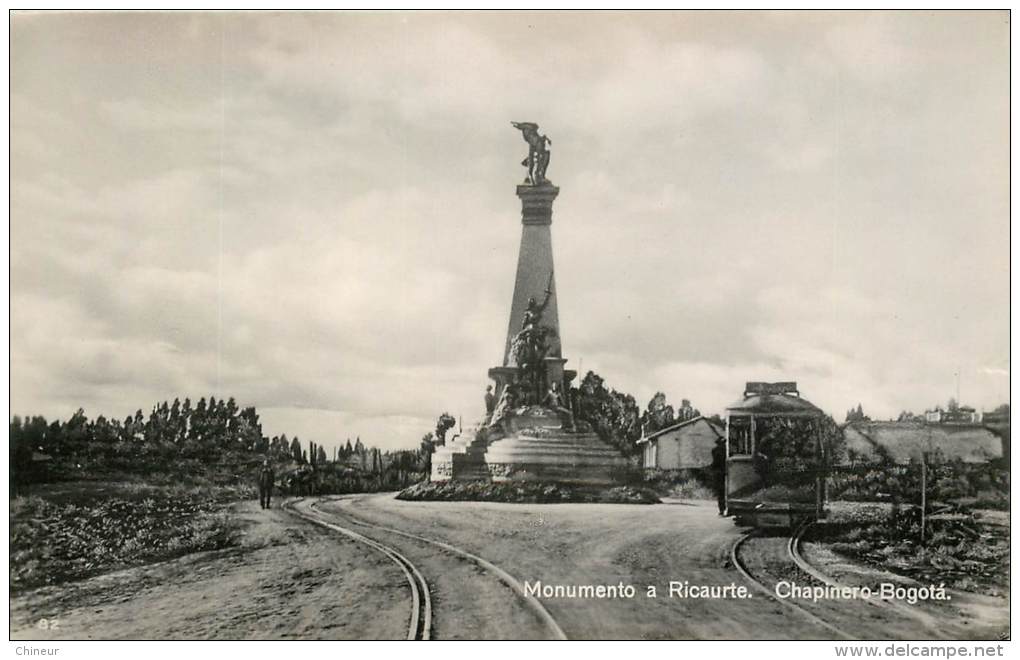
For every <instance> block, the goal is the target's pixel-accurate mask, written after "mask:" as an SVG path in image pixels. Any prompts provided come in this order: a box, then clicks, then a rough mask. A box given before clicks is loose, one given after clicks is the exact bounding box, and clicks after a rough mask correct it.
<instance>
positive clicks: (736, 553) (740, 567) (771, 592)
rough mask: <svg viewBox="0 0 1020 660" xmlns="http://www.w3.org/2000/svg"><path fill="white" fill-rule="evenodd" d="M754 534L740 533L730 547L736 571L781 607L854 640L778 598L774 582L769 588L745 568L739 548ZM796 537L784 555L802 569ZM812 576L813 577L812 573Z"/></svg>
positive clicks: (795, 536)
mask: <svg viewBox="0 0 1020 660" xmlns="http://www.w3.org/2000/svg"><path fill="white" fill-rule="evenodd" d="M756 535H757V531H756V530H752V531H750V532H747V533H746V534H743V535H741V536H740V537H739V538H738V539H737V540H736V542H734V544H733V545H732V546H731V548H730V561H731V562H732V564H733V566H734V568H736V569H737V571H738V572H739V573H740V574H741V576H742V577H743V578H744V579H745V580H746V581H747V582H748V583H749V584H750V585H751V586H753V587H754V588H755V589H756V590H757V591H758V592H759V593H761V594H763V595H764V596H767V597H768V598H770V599H771V600H773V601H775V602H777V603H779V604H780V605H782V606H783V607H786V608H788V609H790V610H793V611H795V612H797V613H798V614H799V615H800V616H801V617H803V618H804V619H807V620H809V621H811V622H813V623H815V624H816V625H818V626H821V627H823V628H825V629H826V630H828V631H829V632H831V633H834V634H835V635H837V636H838V637H840V638H841V639H847V640H854V639H856V637H855V636H854V635H851V634H850V633H848V632H846V631H845V630H843V629H842V628H840V627H839V626H836V625H835V624H833V623H831V622H829V621H826V620H825V619H823V618H821V617H819V616H818V615H817V614H815V613H813V612H810V611H808V610H807V609H806V608H804V607H801V606H800V605H798V604H797V603H794V602H792V601H791V600H789V599H786V598H779V597H778V596H777V595H776V592H775V584H772V585H771V588H770V586H769V585H767V584H765V582H763V581H762V580H760V579H758V578H757V577H755V576H754V575H753V574H752V573H751V571H750V570H749V569H748V568H747V566H746V565H745V564H744V562H743V561H741V559H740V548H741V546H743V545H744V543H745V542H746V541H748V540H749V539H751V538H754V537H755V536H756ZM798 538H799V537H798V536H797V534H796V533H795V534H791V535H790V540H789V541H788V542H787V544H786V549H787V553H786V555H787V559H789V560H790V561H791V562H792V563H793V564H794V565H795V566H797V567H798V568H800V569H801V570H803V568H801V565H800V563H799V562H798V559H797V557H798V556H799V552H797V551H796V544H795V540H796V539H798ZM795 552H796V553H797V554H796V555H795ZM800 561H801V562H803V558H800ZM804 564H805V565H807V562H804ZM808 575H812V574H811V573H810V572H808ZM812 577H814V575H812ZM815 579H818V578H815Z"/></svg>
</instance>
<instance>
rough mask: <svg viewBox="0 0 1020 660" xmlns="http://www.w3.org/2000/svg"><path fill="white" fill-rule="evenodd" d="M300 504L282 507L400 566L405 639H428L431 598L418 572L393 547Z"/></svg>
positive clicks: (287, 503) (300, 500)
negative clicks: (407, 606) (406, 607)
mask: <svg viewBox="0 0 1020 660" xmlns="http://www.w3.org/2000/svg"><path fill="white" fill-rule="evenodd" d="M303 501H304V498H301V499H298V500H292V501H288V502H286V503H285V504H284V505H283V508H284V509H285V510H286V511H288V512H289V513H291V514H292V515H295V516H297V517H298V518H301V519H302V520H306V521H308V522H310V523H312V524H314V525H318V526H320V527H324V528H326V529H329V530H331V531H334V532H337V533H339V534H342V535H344V536H346V537H348V538H350V539H352V540H353V541H356V542H358V543H361V544H364V545H367V546H368V547H370V548H373V549H375V550H377V551H378V552H380V553H382V554H383V555H385V556H386V557H388V558H389V559H390V560H392V561H393V563H395V564H396V565H397V566H399V567H400V570H401V571H402V572H403V573H404V576H405V577H406V579H407V584H408V587H409V588H410V592H411V615H410V620H409V623H408V630H407V639H408V640H423V641H424V640H428V639H430V638H431V635H432V596H431V594H430V592H429V584H428V582H427V581H426V580H425V576H423V575H422V573H421V571H420V570H418V568H417V567H416V566H415V565H414V564H413V563H412V562H411V561H410V560H409V559H408V558H407V557H405V556H404V555H403V554H402V553H400V551H398V550H397V549H396V548H394V547H393V546H390V545H387V544H385V543H381V542H380V541H377V540H375V539H372V538H369V537H367V536H365V535H363V534H359V533H358V532H356V531H354V530H352V529H349V528H347V527H344V526H343V525H339V524H336V523H335V522H330V521H328V520H325V519H324V518H325V517H326V516H327V515H328V514H324V513H322V512H320V511H318V510H316V509H315V506H314V503H313V504H312V505H311V506H310V507H309V508H310V509H311V510H312V511H313V512H314V513H306V512H304V511H301V510H299V509H298V508H297V505H298V504H299V503H301V502H303Z"/></svg>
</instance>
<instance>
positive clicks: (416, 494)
mask: <svg viewBox="0 0 1020 660" xmlns="http://www.w3.org/2000/svg"><path fill="white" fill-rule="evenodd" d="M397 499H398V500H412V501H431V502H472V501H473V502H511V503H519V504H554V503H563V502H584V503H596V502H602V503H607V504H657V503H658V502H659V498H658V496H656V494H655V492H654V491H652V490H650V489H648V488H639V487H634V486H613V487H599V486H573V485H566V484H554V483H542V482H536V481H522V482H518V483H508V482H502V483H485V482H481V481H423V482H421V483H419V484H415V485H413V486H411V487H409V488H405V489H404V490H402V491H400V493H399V494H398V495H397Z"/></svg>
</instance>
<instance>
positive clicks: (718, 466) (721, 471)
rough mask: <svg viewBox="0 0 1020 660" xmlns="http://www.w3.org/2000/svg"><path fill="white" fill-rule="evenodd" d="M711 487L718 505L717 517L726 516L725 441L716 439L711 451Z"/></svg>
mask: <svg viewBox="0 0 1020 660" xmlns="http://www.w3.org/2000/svg"><path fill="white" fill-rule="evenodd" d="M712 487H713V488H714V489H715V500H716V502H717V503H718V505H719V515H720V516H725V515H726V440H724V439H723V438H718V439H717V440H716V441H715V448H713V449H712Z"/></svg>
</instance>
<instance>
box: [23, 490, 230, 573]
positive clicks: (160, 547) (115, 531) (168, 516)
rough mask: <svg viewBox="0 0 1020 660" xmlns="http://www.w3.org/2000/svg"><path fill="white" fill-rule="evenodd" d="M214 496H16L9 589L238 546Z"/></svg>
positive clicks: (224, 513) (223, 512) (226, 518)
mask: <svg viewBox="0 0 1020 660" xmlns="http://www.w3.org/2000/svg"><path fill="white" fill-rule="evenodd" d="M218 499H219V498H215V497H208V496H204V497H203V496H200V495H199V494H198V493H195V494H190V495H189V494H173V495H167V496H161V497H152V496H146V497H144V498H143V499H125V498H123V497H111V498H108V499H103V500H96V501H92V502H87V503H80V504H72V503H57V502H52V501H48V500H45V499H43V498H41V497H37V496H29V497H18V498H15V499H14V500H12V501H11V530H10V551H11V562H10V566H11V574H10V579H11V590H12V591H20V590H23V589H30V588H35V587H40V586H45V585H52V584H59V583H62V582H66V581H69V580H77V579H82V578H85V577H89V576H92V575H96V574H99V573H103V572H106V571H109V570H113V569H117V568H124V567H129V566H136V565H140V564H145V563H149V562H154V561H163V560H166V559H172V558H174V557H179V556H181V555H185V554H188V553H192V552H199V551H204V550H218V549H221V548H226V547H231V546H234V545H237V543H238V523H236V522H235V521H233V520H232V518H231V517H229V516H228V515H227V514H226V512H225V511H224V510H223V507H222V504H221V503H220V502H218V501H217V500H218Z"/></svg>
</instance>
